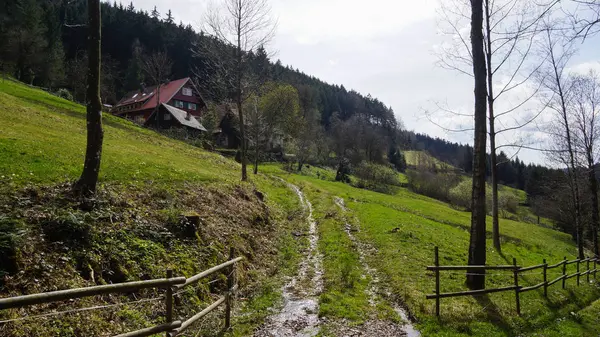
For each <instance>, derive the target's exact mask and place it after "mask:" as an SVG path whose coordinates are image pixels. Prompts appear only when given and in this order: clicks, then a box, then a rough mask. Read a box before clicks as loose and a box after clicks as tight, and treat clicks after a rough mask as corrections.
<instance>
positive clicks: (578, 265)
mask: <svg viewBox="0 0 600 337" xmlns="http://www.w3.org/2000/svg"><path fill="white" fill-rule="evenodd" d="M579 261H581V259H577V286H578V287H579V277H580V276H581V275H579Z"/></svg>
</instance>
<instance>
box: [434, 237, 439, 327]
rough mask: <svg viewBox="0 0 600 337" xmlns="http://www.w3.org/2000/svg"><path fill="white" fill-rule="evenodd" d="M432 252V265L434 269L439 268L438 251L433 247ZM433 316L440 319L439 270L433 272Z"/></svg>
mask: <svg viewBox="0 0 600 337" xmlns="http://www.w3.org/2000/svg"><path fill="white" fill-rule="evenodd" d="M433 252H434V261H433V262H434V264H435V266H436V267H439V266H440V260H439V255H438V254H439V251H438V247H437V246H435V247H434V249H433ZM435 295H436V297H435V315H436V316H437V317H440V270H439V269H436V270H435Z"/></svg>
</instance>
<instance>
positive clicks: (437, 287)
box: [426, 247, 600, 317]
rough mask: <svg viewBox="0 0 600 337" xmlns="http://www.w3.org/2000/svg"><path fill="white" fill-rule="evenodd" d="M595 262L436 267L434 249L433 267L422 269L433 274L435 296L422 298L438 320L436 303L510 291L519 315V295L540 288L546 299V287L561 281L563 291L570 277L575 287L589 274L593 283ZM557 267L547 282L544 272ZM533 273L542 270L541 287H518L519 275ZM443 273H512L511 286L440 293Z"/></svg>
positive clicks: (546, 275) (582, 260) (577, 261)
mask: <svg viewBox="0 0 600 337" xmlns="http://www.w3.org/2000/svg"><path fill="white" fill-rule="evenodd" d="M598 261H600V260H599V259H598V257H593V258H589V257H588V258H585V259H575V260H570V261H569V260H567V257H566V256H565V257H564V259H563V260H562V261H560V262H558V263H555V264H551V265H549V264H548V263H547V262H546V259H544V260H543V262H542V263H541V264H538V265H535V266H529V267H521V266H519V265H517V259H516V258H513V264H512V265H504V266H440V264H439V252H438V247H435V248H434V263H435V265H434V266H428V267H427V268H426V269H427V270H429V271H433V272H434V273H435V293H434V294H430V295H426V297H427V299H428V300H431V299H435V315H436V316H438V317H439V316H440V299H441V298H446V297H457V296H472V295H481V294H490V293H496V292H501V291H514V292H515V301H516V309H517V314H519V315H521V300H520V297H519V295H520V294H521V293H524V292H527V291H531V290H536V289H539V288H542V287H543V288H544V296H548V287H549V286H551V285H553V284H555V283H557V282H559V281H562V288H563V289H565V287H566V281H567V280H568V279H570V278H573V277H577V285H578V286H579V284H580V278H581V277H582V276H586V277H587V282H588V283H589V281H590V275H591V274H593V275H594V279H596V272H597V271H598V269H597V268H596V267H597V265H596V263H597V262H598ZM590 262H593V263H594V265H593V269H590ZM573 263H576V264H577V272H575V273H574V274H567V265H569V264H573ZM582 263H585V265H586V270H585V271H580V265H581V264H582ZM560 267H562V275H561V276H559V277H557V278H556V279H554V280H551V281H548V270H551V269H554V268H560ZM536 269H542V275H543V281H542V282H541V283H538V284H536V285H533V286H530V287H523V286H520V285H519V274H520V273H523V272H526V271H531V270H536ZM444 270H461V271H462V270H464V271H466V272H468V273H477V272H478V271H479V272H481V271H483V272H485V271H486V270H506V271H512V273H513V284H512V285H511V286H506V287H500V288H490V289H480V290H469V291H458V292H452V293H440V271H444Z"/></svg>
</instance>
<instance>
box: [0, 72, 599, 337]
mask: <svg viewBox="0 0 600 337" xmlns="http://www.w3.org/2000/svg"><path fill="white" fill-rule="evenodd" d="M104 123H105V146H104V153H103V162H102V170H101V187H100V192H99V195H98V198H97V200H95V201H93V202H92V203H87V202H85V203H82V202H81V201H80V200H78V199H77V198H74V197H73V196H72V195H71V194H70V192H69V182H72V181H74V180H75V179H77V177H78V175H79V173H80V170H81V168H82V162H83V155H84V145H85V144H84V143H85V114H84V108H83V107H81V106H79V105H77V104H73V103H71V102H68V101H65V100H62V99H60V98H57V97H54V96H52V95H49V94H47V93H44V92H42V91H39V90H35V89H31V88H28V87H26V86H23V85H21V84H18V83H15V82H11V81H4V82H0V274H2V275H0V276H4V277H3V278H1V279H2V280H3V281H2V282H0V296H7V295H16V294H23V293H35V292H40V291H48V290H56V289H66V288H72V287H78V286H86V285H93V284H104V283H109V282H122V281H129V280H137V279H144V278H153V277H162V276H163V275H164V273H165V269H166V268H173V269H174V271H175V275H185V276H190V275H192V274H194V273H197V272H198V271H200V270H203V269H205V268H206V267H208V266H212V265H214V264H216V263H218V262H220V261H223V260H224V259H226V256H227V253H228V247H229V246H234V247H236V248H237V250H238V251H239V252H240V254H243V255H244V256H246V257H247V260H246V261H245V262H244V264H243V265H242V267H241V269H240V281H241V283H242V284H243V285H244V288H243V289H242V293H241V297H243V298H246V299H247V300H245V301H244V302H243V309H242V314H241V315H236V317H238V318H237V322H236V324H235V331H234V332H233V335H236V336H248V335H251V333H252V331H253V329H254V328H255V327H256V326H257V325H258V324H260V322H261V321H262V319H263V318H264V317H266V315H268V314H269V312H270V310H271V308H272V306H273V305H274V304H275V303H277V301H278V299H279V294H278V293H279V289H280V286H281V284H282V281H281V276H284V275H288V274H293V273H295V266H297V262H298V261H299V259H300V254H301V253H300V252H301V251H302V246H303V245H304V244H306V242H305V241H306V239H305V238H304V237H303V236H302V235H292V233H303V232H305V231H306V224H305V223H304V221H303V213H302V211H301V205H300V204H299V202H298V199H297V197H296V196H295V195H294V193H293V192H292V191H290V190H289V188H288V187H287V186H286V185H285V184H284V183H283V182H280V181H279V180H278V179H273V178H272V177H271V175H278V176H281V177H283V178H284V179H286V180H287V181H289V182H292V183H294V184H297V185H299V186H300V187H301V188H302V190H303V191H304V193H305V194H306V196H307V197H308V199H309V200H310V201H311V202H312V204H313V207H314V217H315V218H316V220H317V222H318V231H319V236H320V240H319V246H318V247H319V251H320V253H321V254H322V255H323V268H324V270H323V281H324V287H325V288H324V290H323V292H322V293H321V294H320V298H319V299H320V308H319V314H320V315H321V316H322V317H324V318H326V320H323V322H324V325H323V326H322V329H321V335H322V336H333V335H335V332H334V331H335V329H334V327H333V328H332V325H331V324H330V323H331V322H334V321H335V320H342V321H344V322H350V325H352V324H355V325H356V324H360V323H362V322H365V321H366V320H369V319H372V318H373V317H374V316H377V317H385V318H389V319H392V320H395V321H397V320H399V317H398V316H397V315H396V314H395V312H394V311H393V310H392V307H393V305H394V303H395V302H400V303H403V304H404V305H405V306H406V307H407V308H408V309H409V311H410V313H411V315H412V316H414V317H415V319H416V320H417V327H418V328H419V329H420V330H421V332H422V335H423V336H561V337H563V336H592V335H597V334H598V331H600V321H599V320H598V317H600V316H599V314H600V304H599V303H600V302H598V301H595V300H596V299H597V298H598V297H599V296H600V290H599V289H598V287H597V286H596V283H595V282H594V283H592V284H584V285H582V286H580V287H576V286H575V285H574V283H575V280H574V279H570V280H568V281H567V285H568V286H567V289H566V290H562V289H560V286H559V285H554V286H552V287H551V288H549V297H548V298H547V299H546V298H544V297H543V294H542V290H541V289H540V290H536V291H532V292H528V293H526V294H523V295H522V298H521V307H522V313H523V314H522V316H521V317H519V316H517V315H516V314H515V310H514V307H515V304H514V294H513V293H498V294H490V295H489V296H485V297H479V298H467V297H464V298H451V299H443V300H442V308H441V312H442V317H441V320H439V321H438V320H437V319H435V318H434V316H433V313H434V302H433V301H428V300H426V299H425V294H427V293H431V292H432V289H433V287H434V279H433V275H432V274H431V273H428V272H426V271H425V266H427V265H430V264H432V262H433V247H434V246H439V248H440V259H441V263H442V264H452V265H457V264H464V263H466V252H467V247H468V238H469V233H468V230H469V223H470V214H469V213H467V212H462V211H459V210H456V209H454V208H452V207H449V205H447V204H445V203H443V202H439V201H436V200H433V199H431V198H427V197H424V196H422V195H418V194H415V193H412V192H411V191H409V190H407V189H404V188H401V189H399V190H398V192H397V193H396V194H395V195H386V194H381V193H375V192H371V191H366V190H362V189H357V188H353V187H351V186H349V185H346V184H342V183H336V182H333V181H332V180H333V177H334V176H335V174H334V172H332V171H331V170H327V169H320V168H315V167H305V168H304V169H303V174H302V175H298V174H289V173H287V172H285V171H283V170H282V169H281V168H280V166H279V165H264V166H261V167H260V169H259V170H260V171H261V172H263V173H264V174H261V175H258V176H254V175H252V181H251V182H248V183H241V182H240V181H239V165H238V164H237V163H235V162H234V161H232V160H229V159H225V158H223V157H222V156H220V155H217V154H213V153H209V152H206V151H203V150H201V149H198V148H195V147H192V146H190V145H188V144H185V143H183V142H179V141H175V140H172V139H169V138H166V137H163V136H160V135H157V134H156V133H154V132H152V131H149V130H146V129H143V128H140V127H138V126H136V125H134V124H132V123H130V122H128V121H125V120H122V119H119V118H115V117H113V116H105V118H104ZM507 191H509V192H514V191H511V190H507ZM514 193H518V192H514ZM335 197H341V198H343V199H344V201H345V205H346V206H347V207H348V211H346V212H342V211H341V210H340V207H338V206H337V205H336V204H335V202H334V201H335V199H334V198H335ZM522 197H523V195H522V194H520V195H519V198H522ZM521 211H522V212H528V210H527V209H526V208H522V210H521ZM189 213H195V214H198V215H200V218H201V223H200V224H199V226H191V227H190V224H189V223H187V222H186V221H185V219H184V218H182V215H183V214H189ZM488 220H489V221H488V224H489V225H491V220H490V219H488ZM500 226H501V234H502V243H503V254H499V253H497V252H495V251H494V250H493V249H492V248H491V247H492V245H491V242H488V263H489V264H506V263H509V262H511V261H512V258H513V257H514V258H516V259H517V262H518V263H519V264H520V265H534V264H539V263H541V262H542V259H544V258H546V259H548V261H549V262H550V263H553V262H557V261H559V260H561V259H562V258H563V257H564V256H567V257H569V258H573V257H574V256H575V253H576V249H575V246H574V244H573V242H572V240H571V238H570V237H569V236H568V235H566V234H564V233H560V232H558V231H554V230H552V229H549V228H546V227H542V226H537V225H532V224H528V223H523V222H518V221H511V220H505V219H502V220H501V222H500ZM488 231H491V228H488ZM348 232H351V233H353V235H354V236H355V238H356V239H357V240H358V241H353V239H351V238H350V236H349V235H348ZM490 236H491V235H490ZM362 256H364V261H362V260H363V258H362ZM365 262H366V264H368V266H370V268H373V269H374V270H375V273H376V275H371V274H370V272H369V270H367V268H366V265H365ZM569 268H575V266H573V265H572V266H570V267H569ZM570 271H572V270H570ZM374 276H375V277H374ZM555 276H556V275H555V274H550V277H551V278H554V277H555ZM375 278H376V279H377V280H378V281H379V282H376V283H377V284H378V285H379V290H380V291H379V292H377V293H376V294H372V293H369V287H370V284H372V283H373V282H374V281H375V280H374V279H375ZM540 280H541V275H540V274H539V273H533V272H532V273H528V274H527V275H525V276H523V277H522V278H521V280H520V282H521V284H522V285H525V286H527V285H532V284H535V283H538V282H539V281H540ZM207 281H208V280H207ZM217 281H218V279H217ZM583 283H585V282H583ZM511 284H512V274H504V273H500V272H498V273H490V275H489V277H488V281H487V285H488V286H490V287H491V286H506V285H511ZM223 286H224V285H223V282H222V280H221V282H215V283H211V284H209V283H208V282H205V283H200V284H199V285H198V287H197V288H196V289H192V290H190V291H188V292H187V293H185V294H183V296H182V303H183V304H182V305H181V306H180V307H179V309H178V310H179V311H178V314H177V315H178V317H179V316H180V317H187V316H190V315H191V314H192V313H194V312H195V311H197V309H198V307H201V306H204V305H206V303H208V302H211V300H212V299H211V295H210V294H211V293H215V292H219V291H221V290H223ZM464 289H465V287H464V275H463V274H461V273H452V272H443V273H442V291H443V292H448V291H457V290H464ZM388 291H389V292H390V294H391V295H390V296H388V295H386V293H387V292H388ZM158 295H159V293H156V292H151V291H148V292H144V293H140V294H136V295H135V296H133V295H127V296H103V297H97V298H90V299H84V300H78V301H75V302H73V303H66V304H61V305H58V306H37V307H35V308H29V309H27V310H9V311H3V312H1V313H0V320H3V319H10V318H17V317H19V316H23V315H26V314H37V313H42V312H47V311H48V310H49V309H51V310H55V311H61V310H65V309H71V308H82V307H87V306H91V305H99V304H114V303H123V302H130V301H136V300H138V299H140V298H153V297H156V296H158ZM373 299H374V302H373ZM373 303H375V304H373ZM161 310H162V305H161V304H160V302H158V303H155V302H147V303H143V304H127V305H122V306H118V307H115V308H109V309H106V310H96V311H90V312H85V313H79V314H72V315H59V316H56V317H48V318H43V319H38V320H24V321H18V322H13V323H7V324H0V335H2V336H46V335H48V336H52V335H56V336H96V335H107V336H108V335H112V334H116V333H121V332H124V331H130V330H133V329H136V328H140V327H144V326H150V325H153V324H156V323H159V322H160V320H161V318H160V317H161ZM218 323H219V320H218V315H213V316H211V317H209V318H208V319H207V320H206V321H205V323H203V324H199V325H198V326H196V327H195V328H196V330H197V331H202V333H203V335H213V334H216V328H217V324H218ZM330 328H331V329H330Z"/></svg>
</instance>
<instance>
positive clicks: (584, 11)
mask: <svg viewBox="0 0 600 337" xmlns="http://www.w3.org/2000/svg"><path fill="white" fill-rule="evenodd" d="M571 2H572V3H574V4H575V8H574V10H572V11H570V12H568V14H569V17H570V19H571V23H572V26H573V29H574V31H575V37H576V38H581V39H583V40H585V39H586V38H587V37H588V36H591V35H594V34H597V33H598V32H600V0H571Z"/></svg>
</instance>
